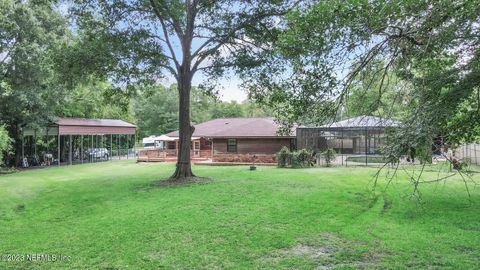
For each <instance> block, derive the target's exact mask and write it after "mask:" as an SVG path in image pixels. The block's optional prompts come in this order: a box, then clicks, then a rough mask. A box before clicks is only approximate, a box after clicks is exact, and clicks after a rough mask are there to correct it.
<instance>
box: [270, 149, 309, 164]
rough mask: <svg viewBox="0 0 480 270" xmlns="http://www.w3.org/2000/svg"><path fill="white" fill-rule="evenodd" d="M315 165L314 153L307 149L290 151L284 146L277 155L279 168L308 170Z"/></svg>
mask: <svg viewBox="0 0 480 270" xmlns="http://www.w3.org/2000/svg"><path fill="white" fill-rule="evenodd" d="M314 163H315V159H314V157H313V153H312V152H311V151H309V150H306V149H300V150H298V151H290V150H289V149H288V148H287V147H285V146H284V147H283V148H282V149H281V150H280V151H279V152H278V153H277V164H278V167H279V168H286V167H290V168H307V167H311V166H313V164H314Z"/></svg>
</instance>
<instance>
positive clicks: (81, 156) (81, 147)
mask: <svg viewBox="0 0 480 270" xmlns="http://www.w3.org/2000/svg"><path fill="white" fill-rule="evenodd" d="M80 143H81V144H80V159H81V160H82V163H83V154H84V153H83V135H80Z"/></svg>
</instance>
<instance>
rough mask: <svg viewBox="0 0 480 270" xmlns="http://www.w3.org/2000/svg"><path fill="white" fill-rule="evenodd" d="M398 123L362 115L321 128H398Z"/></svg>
mask: <svg viewBox="0 0 480 270" xmlns="http://www.w3.org/2000/svg"><path fill="white" fill-rule="evenodd" d="M399 124H400V122H398V121H395V120H390V119H385V118H380V117H375V116H367V115H362V116H358V117H354V118H350V119H346V120H343V121H339V122H335V123H333V124H330V125H324V126H322V127H346V128H355V127H357V128H358V127H361V128H366V127H395V126H398V125H399Z"/></svg>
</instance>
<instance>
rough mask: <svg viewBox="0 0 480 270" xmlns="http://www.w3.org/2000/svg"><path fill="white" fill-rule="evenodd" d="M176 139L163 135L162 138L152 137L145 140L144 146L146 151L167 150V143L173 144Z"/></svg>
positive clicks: (143, 141)
mask: <svg viewBox="0 0 480 270" xmlns="http://www.w3.org/2000/svg"><path fill="white" fill-rule="evenodd" d="M174 140H175V138H172V137H168V136H166V135H161V136H154V135H152V136H150V137H146V138H143V140H142V144H143V148H144V149H164V148H165V142H171V141H174Z"/></svg>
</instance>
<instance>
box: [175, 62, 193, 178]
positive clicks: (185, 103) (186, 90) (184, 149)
mask: <svg viewBox="0 0 480 270" xmlns="http://www.w3.org/2000/svg"><path fill="white" fill-rule="evenodd" d="M191 87H192V74H191V72H190V66H189V65H188V66H186V67H185V66H182V67H181V68H180V70H179V79H178V95H179V114H180V115H179V120H180V121H179V145H178V157H177V168H176V169H175V173H174V174H173V175H172V176H171V178H172V179H176V180H179V179H183V178H187V177H192V176H195V175H194V174H193V173H192V167H191V163H190V145H191V138H192V134H193V131H194V130H195V128H194V127H193V126H192V125H191V123H190V90H191Z"/></svg>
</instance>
